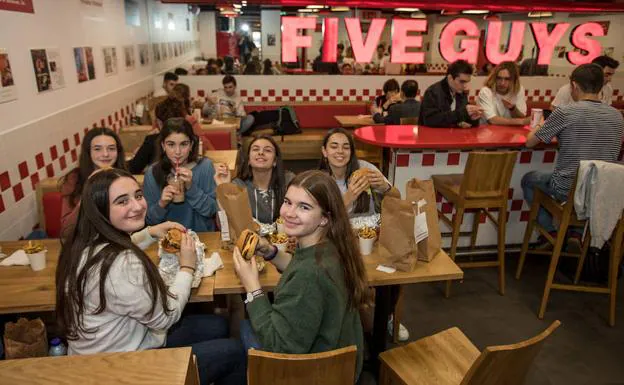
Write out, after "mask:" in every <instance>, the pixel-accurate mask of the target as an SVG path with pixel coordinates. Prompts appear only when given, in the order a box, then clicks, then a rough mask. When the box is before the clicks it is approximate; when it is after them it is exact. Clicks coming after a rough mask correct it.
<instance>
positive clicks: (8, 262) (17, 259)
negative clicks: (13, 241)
mask: <svg viewBox="0 0 624 385" xmlns="http://www.w3.org/2000/svg"><path fill="white" fill-rule="evenodd" d="M13 265H22V266H26V265H30V262H29V261H28V256H27V255H26V252H25V251H24V250H21V249H20V250H17V251H16V252H14V253H13V254H11V256H9V257H8V258H5V259H4V260H3V261H2V262H0V266H13Z"/></svg>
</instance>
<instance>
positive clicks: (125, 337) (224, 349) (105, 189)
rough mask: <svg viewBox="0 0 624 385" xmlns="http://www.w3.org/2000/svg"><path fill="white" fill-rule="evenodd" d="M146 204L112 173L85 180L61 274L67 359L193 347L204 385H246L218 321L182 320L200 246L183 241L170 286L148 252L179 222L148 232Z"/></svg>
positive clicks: (239, 355)
mask: <svg viewBox="0 0 624 385" xmlns="http://www.w3.org/2000/svg"><path fill="white" fill-rule="evenodd" d="M146 212H147V204H146V202H145V199H143V192H142V190H141V188H140V187H139V184H138V183H137V181H136V180H135V179H134V177H133V176H132V175H131V174H129V173H128V172H126V171H123V170H116V169H107V170H101V171H98V172H95V173H94V174H93V175H92V176H90V177H89V179H88V180H87V182H86V184H85V186H84V191H83V193H82V204H81V206H80V211H79V213H78V221H77V225H76V227H75V228H74V230H73V231H72V233H71V234H70V236H69V237H68V238H67V240H66V242H64V243H63V247H62V249H61V255H60V257H59V262H58V266H57V269H56V316H57V321H58V323H59V326H60V330H61V332H62V333H63V334H64V335H65V336H66V337H67V339H68V341H69V349H68V353H69V354H70V355H73V354H95V353H101V352H121V351H138V350H145V349H154V348H160V347H165V346H166V347H179V346H191V347H192V348H193V353H194V354H195V355H196V356H197V358H198V366H199V372H200V378H201V381H202V384H209V383H212V382H216V383H217V384H228V385H229V384H244V378H245V375H244V366H245V364H244V354H243V351H242V349H241V346H240V344H239V343H237V342H236V341H234V340H229V339H226V338H227V336H228V330H227V322H226V321H225V320H224V319H222V318H220V317H218V316H215V315H207V314H197V315H187V316H184V317H182V311H183V310H184V307H185V305H186V303H187V301H188V298H189V296H190V293H191V284H192V280H193V273H194V270H195V266H196V258H197V256H196V253H195V245H194V243H193V240H192V238H191V237H189V236H187V235H186V234H183V236H182V242H181V250H180V253H179V262H180V270H179V272H178V273H177V275H176V277H175V281H174V283H173V284H172V285H171V286H170V287H167V286H165V283H164V281H163V280H162V278H161V277H160V274H159V272H158V267H157V266H156V265H155V264H154V263H153V262H152V261H151V260H150V258H149V257H148V256H147V254H145V252H144V251H143V250H142V249H144V248H146V247H148V246H149V245H150V244H152V243H154V242H155V241H156V239H157V238H161V237H163V236H164V235H165V233H166V232H167V231H168V230H169V229H171V228H177V229H179V230H182V231H185V228H184V227H183V226H182V225H180V224H177V223H173V222H165V223H161V224H159V225H156V226H152V227H145V214H146Z"/></svg>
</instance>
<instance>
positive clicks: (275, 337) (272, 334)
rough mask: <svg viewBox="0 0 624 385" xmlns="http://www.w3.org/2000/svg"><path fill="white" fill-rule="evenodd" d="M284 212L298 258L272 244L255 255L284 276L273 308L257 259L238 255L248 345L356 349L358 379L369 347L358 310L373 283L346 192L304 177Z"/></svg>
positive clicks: (323, 178)
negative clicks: (353, 227) (348, 209)
mask: <svg viewBox="0 0 624 385" xmlns="http://www.w3.org/2000/svg"><path fill="white" fill-rule="evenodd" d="M280 215H281V217H282V218H283V219H284V228H285V232H286V235H288V236H290V237H295V238H296V239H297V244H298V246H297V249H296V250H295V253H294V255H290V254H288V253H286V252H283V251H278V250H277V249H276V248H275V247H274V246H270V245H269V244H268V242H267V241H266V240H262V241H261V245H260V246H259V247H258V249H257V250H256V252H257V253H258V254H259V255H263V256H264V258H265V259H266V260H267V261H270V262H271V263H273V264H274V265H275V266H276V267H277V268H278V270H280V271H283V273H282V276H281V278H280V281H279V283H278V285H277V287H276V289H275V299H274V302H273V304H271V303H270V302H269V300H268V299H267V298H266V296H265V295H264V293H263V291H262V287H261V286H260V280H259V279H258V269H257V267H256V261H255V259H254V258H252V260H251V262H246V261H245V260H244V259H243V258H242V257H241V254H240V251H239V250H238V249H235V250H234V267H235V269H236V273H237V274H238V276H239V278H240V280H241V282H242V284H243V286H244V287H245V289H246V291H247V293H248V294H247V300H246V301H245V302H246V303H247V312H248V313H249V318H250V321H251V328H252V329H253V332H251V331H250V330H249V328H248V327H247V326H246V325H248V324H243V325H242V328H241V337H242V339H243V344H244V345H247V346H248V347H249V346H254V347H256V348H259V349H261V350H266V351H271V352H277V353H316V352H323V351H329V350H333V349H338V348H341V347H345V346H349V345H356V346H357V349H358V353H357V373H356V376H359V374H360V371H361V370H362V359H363V347H364V346H363V338H364V337H363V332H362V324H361V322H360V315H359V309H360V308H361V307H363V305H365V304H367V303H368V295H367V293H368V292H367V278H366V270H365V268H364V263H363V261H362V257H361V256H360V252H359V248H358V244H357V240H356V238H355V235H354V233H353V231H352V230H351V225H350V223H349V219H348V216H347V213H346V211H345V207H344V205H343V203H342V199H341V194H340V190H338V187H337V186H336V183H335V182H334V180H333V179H332V178H331V177H330V176H329V175H327V174H326V173H323V172H320V171H314V170H312V171H306V172H303V173H301V174H299V175H297V176H296V177H295V179H293V180H292V182H291V183H290V185H289V187H288V190H287V192H286V196H285V197H284V202H283V204H282V206H281V209H280ZM254 339H257V342H253V341H254Z"/></svg>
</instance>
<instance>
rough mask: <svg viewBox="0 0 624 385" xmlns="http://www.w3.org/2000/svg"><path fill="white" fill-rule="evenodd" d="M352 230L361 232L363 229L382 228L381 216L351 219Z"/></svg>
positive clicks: (374, 215)
mask: <svg viewBox="0 0 624 385" xmlns="http://www.w3.org/2000/svg"><path fill="white" fill-rule="evenodd" d="M349 221H350V222H351V228H353V229H354V230H359V229H361V228H362V227H365V226H366V227H372V228H379V227H380V226H381V215H379V214H373V215H367V216H361V217H355V218H351V219H349Z"/></svg>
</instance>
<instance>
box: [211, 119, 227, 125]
mask: <svg viewBox="0 0 624 385" xmlns="http://www.w3.org/2000/svg"><path fill="white" fill-rule="evenodd" d="M210 124H225V120H217V119H212V123H210Z"/></svg>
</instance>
